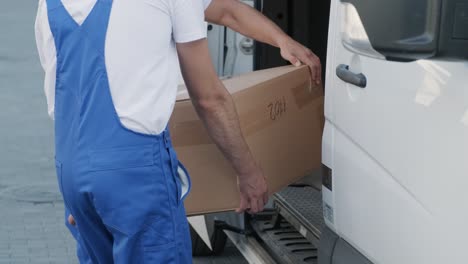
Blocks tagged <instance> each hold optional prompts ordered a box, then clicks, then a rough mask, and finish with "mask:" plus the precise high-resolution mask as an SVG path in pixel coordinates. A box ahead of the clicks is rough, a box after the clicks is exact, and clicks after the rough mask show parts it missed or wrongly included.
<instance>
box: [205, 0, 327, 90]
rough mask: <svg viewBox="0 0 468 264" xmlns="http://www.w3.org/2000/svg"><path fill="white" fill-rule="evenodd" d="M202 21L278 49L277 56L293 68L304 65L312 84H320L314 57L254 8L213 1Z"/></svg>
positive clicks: (318, 67) (236, 2) (320, 70)
mask: <svg viewBox="0 0 468 264" xmlns="http://www.w3.org/2000/svg"><path fill="white" fill-rule="evenodd" d="M205 19H206V20H207V21H209V22H212V23H216V24H220V25H224V26H226V27H229V28H231V29H233V30H234V31H237V32H240V33H241V34H242V35H245V36H248V37H250V38H253V39H255V40H257V41H260V42H263V43H267V44H270V45H272V46H275V47H278V48H280V49H281V56H282V57H283V58H284V59H285V60H287V61H289V62H291V64H293V65H296V66H300V64H301V63H303V64H305V65H308V66H309V67H310V72H311V77H312V80H314V81H315V82H316V83H317V84H320V83H321V79H322V67H321V65H320V60H319V59H318V57H317V56H316V55H315V54H314V53H313V52H312V51H310V50H309V49H308V48H306V47H304V46H303V45H301V44H299V43H298V42H296V41H295V40H293V39H292V38H291V37H289V36H288V35H287V34H286V33H284V32H283V31H282V30H281V28H279V27H278V26H277V25H276V24H275V23H273V22H272V21H271V20H270V19H268V18H267V17H265V16H264V15H263V14H262V13H260V12H258V11H257V10H255V9H254V8H252V7H250V6H248V5H246V4H244V3H242V2H241V1H235V0H213V1H211V4H210V5H209V6H208V8H207V9H206V10H205Z"/></svg>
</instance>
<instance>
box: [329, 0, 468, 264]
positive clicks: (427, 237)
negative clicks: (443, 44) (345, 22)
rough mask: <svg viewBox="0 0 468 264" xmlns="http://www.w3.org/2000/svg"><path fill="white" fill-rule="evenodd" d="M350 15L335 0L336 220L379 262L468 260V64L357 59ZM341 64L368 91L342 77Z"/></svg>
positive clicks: (332, 148) (332, 125) (332, 120)
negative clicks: (345, 40) (345, 36)
mask: <svg viewBox="0 0 468 264" xmlns="http://www.w3.org/2000/svg"><path fill="white" fill-rule="evenodd" d="M342 19H343V5H342V4H341V3H340V1H339V0H332V5H331V16H330V31H329V32H330V34H329V47H328V49H329V50H328V62H327V74H326V76H327V86H326V107H325V114H326V120H327V125H326V126H327V127H328V128H326V129H325V135H324V138H325V139H327V137H330V138H332V140H330V139H329V140H328V141H330V142H328V143H327V144H325V143H324V150H323V154H324V157H329V158H328V160H327V163H332V164H327V165H328V166H329V167H330V168H331V169H332V170H333V191H332V196H333V198H330V197H325V195H324V201H325V202H326V200H328V201H330V202H332V203H333V205H334V208H333V210H334V217H335V219H336V221H335V222H334V224H331V223H330V222H329V221H327V224H328V225H329V226H330V227H331V228H332V229H333V230H335V231H336V232H337V234H338V235H339V236H341V237H343V238H344V239H345V240H346V241H347V242H348V243H350V244H351V245H353V246H354V247H355V248H357V249H358V250H359V251H361V253H363V254H364V255H365V256H366V257H368V258H369V259H370V260H371V261H373V262H374V263H383V264H395V263H399V264H414V263H425V264H430V263H434V264H435V263H466V259H467V258H468V251H467V250H466V245H468V224H467V223H468V191H467V190H468V82H467V81H466V80H467V78H468V62H466V61H465V62H444V61H436V60H420V61H415V62H410V63H401V62H390V61H386V60H381V59H375V58H371V57H368V56H362V55H359V54H356V53H353V52H351V51H349V50H348V49H346V48H345V47H344V46H343V44H342V42H341V41H340V40H341V39H342V28H341V27H342V23H341V21H342ZM340 64H346V65H349V68H350V70H351V71H352V72H355V73H361V72H362V73H363V74H364V75H366V77H367V87H366V88H364V89H363V88H359V87H357V86H353V85H351V84H348V83H345V82H343V81H341V80H340V79H338V77H336V75H335V69H336V67H337V66H338V65H340ZM327 133H331V135H327ZM327 196H329V195H327Z"/></svg>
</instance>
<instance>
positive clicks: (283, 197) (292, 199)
mask: <svg viewBox="0 0 468 264" xmlns="http://www.w3.org/2000/svg"><path fill="white" fill-rule="evenodd" d="M273 200H274V205H275V207H276V208H277V211H278V212H279V214H280V215H281V216H283V217H284V218H285V219H286V220H287V221H288V222H289V223H290V224H291V225H292V226H294V228H296V229H297V230H299V232H300V233H301V234H302V235H303V236H304V237H305V238H306V239H307V240H309V241H310V242H311V243H313V244H315V245H318V241H319V238H320V234H321V231H322V229H323V227H324V225H325V223H324V220H323V211H322V192H321V191H319V190H317V189H315V188H313V187H309V186H305V187H288V188H285V189H284V190H282V191H281V192H279V193H277V194H275V195H274V197H273Z"/></svg>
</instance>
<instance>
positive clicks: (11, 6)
mask: <svg viewBox="0 0 468 264" xmlns="http://www.w3.org/2000/svg"><path fill="white" fill-rule="evenodd" d="M36 7H37V1H32V0H15V1H1V2H0V36H2V37H1V38H0V92H1V93H0V110H1V111H0V264H3V263H77V260H76V257H75V245H74V242H73V240H72V238H71V236H70V235H69V234H68V232H67V231H66V229H65V227H64V225H63V203H62V200H61V197H60V194H59V191H58V187H57V184H56V176H55V170H54V167H53V164H54V162H53V157H54V153H53V148H54V147H53V146H54V145H53V124H52V121H51V120H50V119H49V118H48V116H47V111H46V104H45V97H44V95H43V88H42V79H43V73H42V70H41V68H40V65H39V61H38V59H37V53H36V49H35V42H34V18H35V13H36ZM194 261H195V263H197V264H202V263H246V262H245V260H243V259H242V257H240V255H239V253H238V252H237V251H236V250H235V249H234V248H232V247H229V248H228V249H227V250H226V253H225V255H224V256H221V257H217V258H200V259H195V260H194Z"/></svg>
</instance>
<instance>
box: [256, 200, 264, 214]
mask: <svg viewBox="0 0 468 264" xmlns="http://www.w3.org/2000/svg"><path fill="white" fill-rule="evenodd" d="M257 204H258V213H260V212H263V209H265V203H264V201H263V197H260V198H258V199H257Z"/></svg>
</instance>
